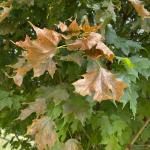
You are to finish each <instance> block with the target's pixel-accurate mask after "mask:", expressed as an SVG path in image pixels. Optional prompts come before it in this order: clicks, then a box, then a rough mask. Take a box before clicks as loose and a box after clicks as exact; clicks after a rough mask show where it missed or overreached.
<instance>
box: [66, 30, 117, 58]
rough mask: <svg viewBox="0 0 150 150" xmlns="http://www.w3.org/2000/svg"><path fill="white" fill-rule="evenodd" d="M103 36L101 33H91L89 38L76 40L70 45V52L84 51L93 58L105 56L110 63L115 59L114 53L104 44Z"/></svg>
mask: <svg viewBox="0 0 150 150" xmlns="http://www.w3.org/2000/svg"><path fill="white" fill-rule="evenodd" d="M102 39H103V38H102V36H101V34H99V33H94V32H91V33H90V35H89V36H88V37H87V38H83V39H79V40H76V41H75V42H74V43H72V44H69V45H68V49H69V50H78V49H79V50H84V51H85V53H86V54H87V55H89V56H90V57H92V58H94V59H95V58H99V57H101V56H105V57H106V58H107V59H108V60H109V61H112V60H113V59H114V56H115V55H114V53H113V52H112V51H111V50H110V49H109V48H108V47H107V46H106V45H105V44H104V43H103V42H102Z"/></svg>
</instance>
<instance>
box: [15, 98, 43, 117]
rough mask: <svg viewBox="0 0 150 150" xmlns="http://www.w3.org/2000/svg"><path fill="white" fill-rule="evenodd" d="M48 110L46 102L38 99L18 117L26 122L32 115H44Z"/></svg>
mask: <svg viewBox="0 0 150 150" xmlns="http://www.w3.org/2000/svg"><path fill="white" fill-rule="evenodd" d="M45 110H46V100H45V99H44V98H38V99H36V101H35V102H31V103H29V106H28V107H27V108H25V109H23V110H21V114H20V116H19V117H18V119H20V120H25V119H26V118H27V117H28V116H30V115H31V114H32V113H34V112H36V114H37V116H39V115H41V114H43V113H44V112H45Z"/></svg>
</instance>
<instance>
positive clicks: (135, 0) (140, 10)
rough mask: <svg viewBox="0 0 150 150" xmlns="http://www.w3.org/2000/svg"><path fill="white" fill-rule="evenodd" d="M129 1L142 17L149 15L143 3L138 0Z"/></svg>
mask: <svg viewBox="0 0 150 150" xmlns="http://www.w3.org/2000/svg"><path fill="white" fill-rule="evenodd" d="M129 2H131V4H132V5H133V7H134V8H135V10H136V11H137V13H138V15H139V16H141V18H142V19H144V18H147V17H150V12H149V11H148V10H147V9H145V8H144V5H143V4H142V2H141V1H140V0H129Z"/></svg>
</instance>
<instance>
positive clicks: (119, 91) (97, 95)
mask: <svg viewBox="0 0 150 150" xmlns="http://www.w3.org/2000/svg"><path fill="white" fill-rule="evenodd" d="M83 77H84V79H80V80H78V81H76V82H74V83H73V85H74V86H75V91H76V92H77V93H79V94H80V95H82V96H86V95H89V96H93V99H94V100H96V101H102V100H108V99H114V100H116V101H120V98H121V97H122V96H123V90H124V88H126V87H127V85H126V84H125V83H124V82H123V81H121V80H119V79H116V77H115V75H113V74H112V73H111V72H109V71H107V70H106V69H104V68H101V69H100V71H91V72H88V73H86V74H84V75H83Z"/></svg>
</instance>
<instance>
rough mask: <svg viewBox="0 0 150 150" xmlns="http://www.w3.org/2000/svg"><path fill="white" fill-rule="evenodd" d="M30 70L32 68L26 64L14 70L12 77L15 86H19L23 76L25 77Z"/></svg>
mask: <svg viewBox="0 0 150 150" xmlns="http://www.w3.org/2000/svg"><path fill="white" fill-rule="evenodd" d="M31 68H32V67H31V65H30V64H26V65H23V66H22V67H20V68H18V69H16V70H15V72H16V75H15V76H14V77H13V79H14V82H15V84H17V85H18V86H21V84H22V82H23V78H24V76H25V75H26V73H27V72H28V71H30V70H31Z"/></svg>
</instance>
